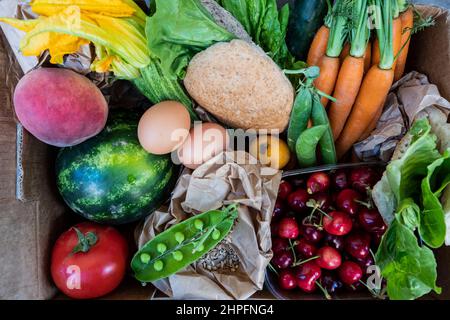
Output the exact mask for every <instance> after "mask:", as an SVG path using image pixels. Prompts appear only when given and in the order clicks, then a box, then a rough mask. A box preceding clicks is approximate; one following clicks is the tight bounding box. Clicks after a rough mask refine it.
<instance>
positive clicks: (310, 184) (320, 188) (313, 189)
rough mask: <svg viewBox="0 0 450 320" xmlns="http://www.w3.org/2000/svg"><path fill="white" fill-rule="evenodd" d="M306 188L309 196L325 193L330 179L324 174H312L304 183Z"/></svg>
mask: <svg viewBox="0 0 450 320" xmlns="http://www.w3.org/2000/svg"><path fill="white" fill-rule="evenodd" d="M306 187H307V189H308V193H309V194H314V193H318V192H326V191H327V190H328V188H329V187H330V177H328V175H327V174H326V173H324V172H316V173H313V174H312V175H311V176H310V177H309V179H308V181H306Z"/></svg>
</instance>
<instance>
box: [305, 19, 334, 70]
mask: <svg viewBox="0 0 450 320" xmlns="http://www.w3.org/2000/svg"><path fill="white" fill-rule="evenodd" d="M329 36H330V28H328V27H327V26H326V25H323V26H321V27H320V28H319V30H318V31H317V33H316V35H315V36H314V39H313V42H312V43H311V47H310V48H309V52H308V58H307V59H306V63H307V64H308V66H317V65H318V64H319V62H320V59H322V57H323V56H324V55H325V53H326V51H327V43H328V37H329Z"/></svg>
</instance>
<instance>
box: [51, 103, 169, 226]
mask: <svg viewBox="0 0 450 320" xmlns="http://www.w3.org/2000/svg"><path fill="white" fill-rule="evenodd" d="M138 122H139V115H133V113H128V114H125V113H123V112H114V113H111V114H110V119H109V120H108V123H107V125H106V127H105V129H104V130H103V131H102V132H101V133H100V134H99V135H97V136H96V137H94V138H91V139H89V140H87V141H85V142H83V143H81V144H79V145H77V146H74V147H68V148H64V149H61V151H60V152H59V154H58V157H57V160H56V174H57V185H58V189H59V191H60V193H61V195H62V197H63V198H64V201H65V202H66V203H67V204H68V205H69V207H70V208H71V209H72V210H73V211H75V212H76V213H78V214H80V215H82V216H83V217H85V218H87V219H89V220H92V221H96V222H100V223H108V224H123V223H128V222H132V221H136V220H138V219H140V218H142V217H145V216H147V215H149V214H150V213H152V212H153V211H154V210H155V209H157V208H158V207H159V206H160V205H161V204H162V203H163V202H164V200H166V199H167V198H168V197H169V195H170V192H171V188H172V187H173V184H174V181H175V179H176V177H175V168H174V165H173V163H172V161H171V159H170V155H163V156H159V155H153V154H149V153H148V152H147V151H145V150H144V149H143V148H142V147H141V145H140V144H139V141H138V137H137V125H138Z"/></svg>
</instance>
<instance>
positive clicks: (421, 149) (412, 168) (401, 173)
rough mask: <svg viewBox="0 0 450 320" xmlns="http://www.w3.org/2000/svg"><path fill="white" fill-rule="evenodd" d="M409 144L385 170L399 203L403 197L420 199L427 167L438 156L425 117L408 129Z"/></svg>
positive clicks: (434, 137) (433, 137) (433, 136)
mask: <svg viewBox="0 0 450 320" xmlns="http://www.w3.org/2000/svg"><path fill="white" fill-rule="evenodd" d="M409 134H410V135H412V140H411V145H410V146H409V147H408V149H407V150H406V152H405V153H404V154H403V156H402V157H401V158H400V159H398V160H395V161H392V162H391V163H390V164H389V166H388V167H387V170H386V175H387V178H388V181H389V184H390V186H391V189H392V192H393V193H394V195H395V198H396V199H397V203H400V202H401V201H402V200H403V199H407V198H413V199H414V200H415V201H417V202H418V200H419V199H420V188H419V187H417V188H414V187H413V186H420V184H421V181H422V180H423V178H425V177H426V176H427V167H428V166H429V165H430V164H431V163H433V162H434V161H435V160H437V159H439V158H440V156H441V155H440V154H439V151H437V147H436V136H435V135H433V134H431V126H430V124H429V122H428V120H427V119H421V120H418V121H416V122H415V123H414V125H413V127H412V128H411V130H410V133H409Z"/></svg>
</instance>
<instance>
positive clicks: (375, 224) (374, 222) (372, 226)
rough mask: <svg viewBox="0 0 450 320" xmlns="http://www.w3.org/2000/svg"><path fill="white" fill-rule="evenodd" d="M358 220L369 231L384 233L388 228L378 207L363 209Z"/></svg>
mask: <svg viewBox="0 0 450 320" xmlns="http://www.w3.org/2000/svg"><path fill="white" fill-rule="evenodd" d="M358 220H359V223H360V224H361V226H362V227H363V228H364V230H366V231H367V232H371V233H381V234H383V233H384V232H385V231H386V229H387V226H386V223H385V222H384V220H383V217H381V214H380V212H378V210H377V209H368V208H363V209H361V211H360V213H359V215H358Z"/></svg>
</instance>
